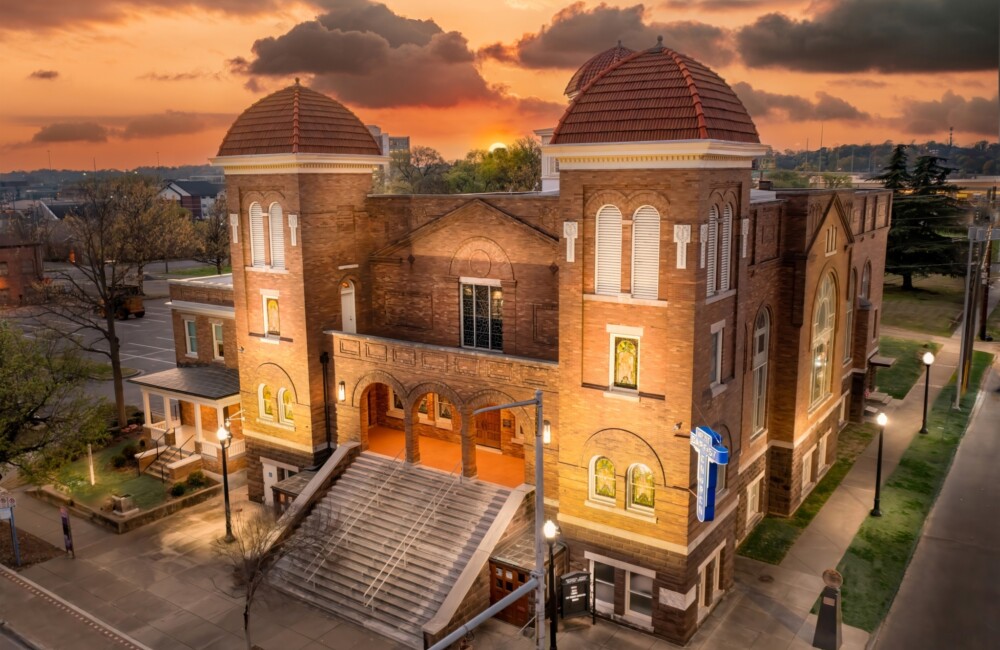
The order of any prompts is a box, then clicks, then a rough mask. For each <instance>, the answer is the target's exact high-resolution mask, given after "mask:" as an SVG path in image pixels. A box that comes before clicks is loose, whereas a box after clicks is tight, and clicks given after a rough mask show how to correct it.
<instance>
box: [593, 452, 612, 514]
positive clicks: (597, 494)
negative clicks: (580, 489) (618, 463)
mask: <svg viewBox="0 0 1000 650" xmlns="http://www.w3.org/2000/svg"><path fill="white" fill-rule="evenodd" d="M590 477H591V481H590V482H591V485H590V498H592V499H595V500H598V501H610V502H611V503H614V501H615V496H616V494H617V492H616V485H615V464H614V463H612V462H611V460H610V459H609V458H605V457H604V456H596V457H595V458H594V460H592V461H591V463H590Z"/></svg>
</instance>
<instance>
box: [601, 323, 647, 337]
mask: <svg viewBox="0 0 1000 650" xmlns="http://www.w3.org/2000/svg"><path fill="white" fill-rule="evenodd" d="M604 329H605V331H606V332H607V333H608V334H618V335H620V336H638V337H641V336H642V328H641V327H632V326H631V325H612V324H611V323H608V324H607V325H605V326H604Z"/></svg>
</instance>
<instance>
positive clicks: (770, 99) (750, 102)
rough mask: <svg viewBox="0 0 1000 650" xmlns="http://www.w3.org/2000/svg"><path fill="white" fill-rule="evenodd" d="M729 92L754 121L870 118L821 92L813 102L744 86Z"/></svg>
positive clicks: (739, 84) (742, 84) (803, 98)
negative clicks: (763, 118) (760, 118)
mask: <svg viewBox="0 0 1000 650" xmlns="http://www.w3.org/2000/svg"><path fill="white" fill-rule="evenodd" d="M733 90H734V91H735V92H736V95H737V96H738V97H739V98H740V101H742V102H743V105H744V106H745V107H746V109H747V111H748V112H749V113H750V115H751V116H752V117H754V118H759V117H764V116H771V117H785V118H787V119H788V120H790V121H792V122H803V121H806V120H846V121H851V122H856V121H859V120H867V119H870V118H871V116H870V115H869V114H868V113H865V112H863V111H861V110H859V109H858V108H856V107H855V106H853V105H851V104H850V103H848V102H846V101H844V100H843V99H840V98H838V97H833V96H832V95H828V94H827V93H825V92H822V91H820V92H817V93H816V97H817V99H816V101H812V100H809V99H807V98H805V97H800V96H798V95H781V94H778V93H769V92H767V91H764V90H757V89H755V88H754V87H752V86H751V85H750V84H748V83H745V82H742V81H740V82H737V83H735V84H733Z"/></svg>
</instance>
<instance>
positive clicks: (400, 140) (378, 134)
mask: <svg viewBox="0 0 1000 650" xmlns="http://www.w3.org/2000/svg"><path fill="white" fill-rule="evenodd" d="M366 126H367V128H368V131H369V132H370V133H371V134H372V137H373V138H375V142H376V144H378V148H379V151H381V152H382V155H384V156H388V155H389V154H390V153H392V152H393V151H409V150H410V136H408V135H396V136H390V135H389V134H388V133H382V129H381V127H378V126H376V125H374V124H368V125H366Z"/></svg>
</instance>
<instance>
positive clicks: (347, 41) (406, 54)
mask: <svg viewBox="0 0 1000 650" xmlns="http://www.w3.org/2000/svg"><path fill="white" fill-rule="evenodd" d="M323 6H324V7H326V8H327V9H328V11H327V12H326V13H324V14H322V15H319V16H317V17H316V18H315V19H314V20H310V21H306V22H303V23H299V24H298V25H295V26H294V27H292V28H291V29H290V30H288V31H287V32H286V33H284V34H281V35H279V36H275V37H267V38H262V39H259V40H257V41H256V42H254V44H253V47H252V48H251V50H252V52H253V57H252V58H250V59H249V60H248V59H245V58H243V57H237V58H235V59H232V60H230V61H229V66H230V69H231V70H232V71H233V72H234V73H238V74H244V75H247V76H248V81H247V84H246V86H247V87H248V88H250V89H252V90H254V89H256V90H259V89H260V88H261V87H262V86H263V85H264V84H261V83H260V81H259V80H260V79H261V78H262V77H286V78H287V77H289V76H291V75H294V74H311V75H313V78H312V80H311V85H312V86H313V87H315V88H316V89H317V90H321V91H325V92H329V93H331V94H333V95H335V96H336V97H337V99H339V100H341V101H343V102H345V103H347V104H350V105H352V106H359V107H366V108H387V107H393V106H428V107H436V108H441V107H446V106H456V105H458V104H462V103H466V102H480V103H482V102H487V103H493V104H503V105H505V106H512V107H518V106H520V105H521V104H522V103H523V102H528V101H530V100H528V99H524V100H522V99H519V98H516V97H513V96H511V95H509V93H508V92H507V91H506V90H505V89H503V88H500V87H497V86H492V85H490V84H489V83H488V82H487V81H486V80H485V79H484V78H483V76H482V74H481V73H480V72H479V69H478V68H477V67H476V58H475V54H474V53H473V52H472V51H471V50H470V49H469V44H468V41H467V40H466V38H465V37H464V36H463V35H462V34H461V33H459V32H455V31H452V32H446V31H444V30H443V29H441V27H440V26H438V25H437V24H436V23H435V22H434V21H431V20H413V19H410V18H406V17H404V16H400V15H397V14H395V13H393V12H392V11H391V10H390V9H388V8H387V7H386V6H385V5H383V4H380V3H375V2H371V1H369V0H346V1H341V0H324V2H323ZM535 101H540V100H535ZM525 106H527V104H525ZM552 106H555V104H552ZM515 110H519V109H517V108H515Z"/></svg>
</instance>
